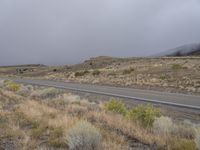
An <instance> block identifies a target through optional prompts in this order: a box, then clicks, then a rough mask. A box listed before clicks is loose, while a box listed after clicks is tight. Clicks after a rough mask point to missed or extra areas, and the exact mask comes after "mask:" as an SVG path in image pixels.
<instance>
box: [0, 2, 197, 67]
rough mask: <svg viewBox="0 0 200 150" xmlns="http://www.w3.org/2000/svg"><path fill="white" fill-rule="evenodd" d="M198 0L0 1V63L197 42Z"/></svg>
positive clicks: (70, 59)
mask: <svg viewBox="0 0 200 150" xmlns="http://www.w3.org/2000/svg"><path fill="white" fill-rule="evenodd" d="M199 27H200V1H199V0H168V1H161V0H151V1H146V0H84V1H81V0H59V1H56V0H17V1H16V0H1V1H0V65H16V64H35V63H36V64H38V63H40V64H47V65H60V64H73V63H79V62H81V61H83V60H85V59H88V58H90V57H95V56H102V55H103V56H113V57H138V56H140V57H145V56H149V55H153V54H156V53H160V52H162V51H166V50H167V49H171V48H173V47H177V46H180V45H184V44H189V43H199V42H200V28H199Z"/></svg>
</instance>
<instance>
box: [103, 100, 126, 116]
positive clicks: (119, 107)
mask: <svg viewBox="0 0 200 150" xmlns="http://www.w3.org/2000/svg"><path fill="white" fill-rule="evenodd" d="M105 110H107V111H111V112H115V113H119V114H122V115H125V114H126V107H125V105H124V104H123V103H122V102H119V101H116V100H114V99H112V100H110V101H109V102H108V103H106V104H105Z"/></svg>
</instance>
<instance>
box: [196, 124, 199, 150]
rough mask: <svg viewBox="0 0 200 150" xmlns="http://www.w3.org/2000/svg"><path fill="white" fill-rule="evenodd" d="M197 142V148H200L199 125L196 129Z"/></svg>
mask: <svg viewBox="0 0 200 150" xmlns="http://www.w3.org/2000/svg"><path fill="white" fill-rule="evenodd" d="M195 143H196V145H197V148H198V149H200V127H197V129H196V135H195Z"/></svg>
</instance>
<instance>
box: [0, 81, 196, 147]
mask: <svg viewBox="0 0 200 150" xmlns="http://www.w3.org/2000/svg"><path fill="white" fill-rule="evenodd" d="M0 149H7V150H23V149H24V150H29V149H37V150H45V149H46V150H51V149H58V150H62V149H63V150H64V149H69V150H132V149H133V150H135V149H136V150H145V149H152V150H155V149H159V150H198V149H200V125H198V124H197V123H196V124H195V123H192V122H190V121H187V120H186V121H175V120H173V119H172V118H169V117H167V116H165V114H162V113H161V112H160V110H159V108H155V107H154V106H152V105H138V106H134V107H132V108H130V107H129V108H128V107H127V106H126V104H125V103H123V102H121V101H117V100H115V99H110V100H108V101H106V102H101V101H96V100H94V101H88V100H87V99H83V98H80V97H79V96H78V95H73V94H71V93H69V92H67V91H64V90H59V89H54V88H45V87H37V86H31V85H21V84H16V83H14V82H12V81H0Z"/></svg>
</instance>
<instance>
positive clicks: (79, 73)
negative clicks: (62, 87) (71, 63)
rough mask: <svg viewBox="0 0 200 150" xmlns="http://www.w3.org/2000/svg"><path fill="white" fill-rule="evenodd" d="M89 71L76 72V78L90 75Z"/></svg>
mask: <svg viewBox="0 0 200 150" xmlns="http://www.w3.org/2000/svg"><path fill="white" fill-rule="evenodd" d="M88 73H89V71H88V70H85V71H79V72H75V74H74V76H75V77H81V76H84V75H86V74H88Z"/></svg>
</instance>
